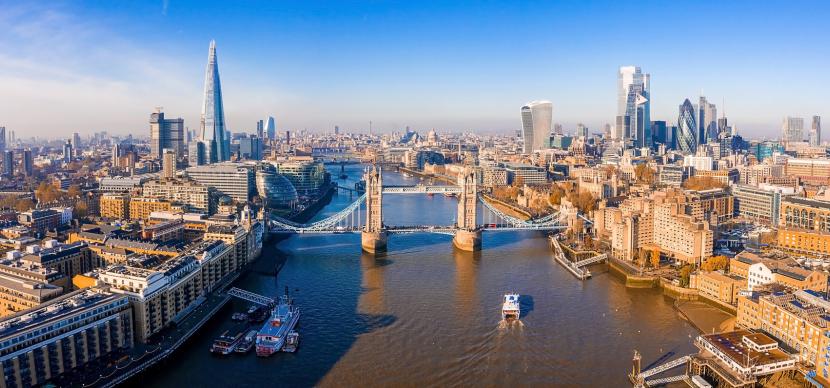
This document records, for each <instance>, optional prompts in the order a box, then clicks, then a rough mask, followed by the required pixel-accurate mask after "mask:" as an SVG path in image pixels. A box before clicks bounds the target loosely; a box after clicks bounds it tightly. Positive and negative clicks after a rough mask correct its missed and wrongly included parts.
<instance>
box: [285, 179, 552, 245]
mask: <svg viewBox="0 0 830 388" xmlns="http://www.w3.org/2000/svg"><path fill="white" fill-rule="evenodd" d="M363 178H364V181H365V182H366V191H365V192H364V193H363V195H361V196H360V197H358V199H357V200H356V201H354V202H352V203H351V204H350V205H349V206H347V207H345V208H344V209H343V210H340V211H339V212H337V213H336V214H334V215H332V216H330V217H328V218H325V219H322V220H319V221H315V222H312V223H306V224H301V223H296V222H292V221H289V220H286V219H283V218H280V217H276V216H272V217H271V220H270V222H269V230H270V232H271V233H274V234H339V233H358V232H359V233H360V235H361V237H360V240H361V246H362V248H363V250H365V251H367V252H370V253H374V252H378V251H383V250H385V249H386V245H387V239H388V236H389V235H390V234H409V233H436V234H446V235H451V236H453V245H455V246H456V247H457V248H458V249H461V250H465V251H476V250H480V249H481V239H482V232H484V231H487V232H491V231H509V230H540V231H553V230H561V229H564V228H566V226H565V223H564V222H563V221H562V219H561V218H562V217H561V216H560V214H559V213H554V214H551V215H548V216H545V217H542V218H539V219H533V220H527V221H526V220H522V219H519V218H516V217H513V216H510V215H508V214H505V213H504V212H502V211H500V210H499V209H497V208H496V207H494V206H493V205H491V204H490V203H489V202H487V201H485V200H481V203H482V204H483V205H484V207H485V208H486V209H487V210H488V212H487V213H485V214H484V216H483V217H482V218H483V220H482V221H483V222H482V224H478V206H477V205H478V202H479V198H480V197H479V194H478V187H477V183H476V182H477V179H476V175H475V171H473V170H472V169H467V170H465V172H464V173H463V174H461V175H460V176H459V177H458V180H457V185H447V186H432V185H414V186H400V185H390V186H384V185H383V175H382V173H381V170H380V169H379V168H377V167H372V168H369V169H367V170H366V172H365V174H364V176H363ZM384 194H455V195H456V196H457V198H458V209H457V214H456V221H455V225H408V226H390V225H386V224H384V222H383V195H384Z"/></svg>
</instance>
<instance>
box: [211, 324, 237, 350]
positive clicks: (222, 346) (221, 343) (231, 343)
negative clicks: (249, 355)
mask: <svg viewBox="0 0 830 388" xmlns="http://www.w3.org/2000/svg"><path fill="white" fill-rule="evenodd" d="M228 333H230V330H227V331H225V332H224V333H222V335H220V336H219V338H217V339H215V340H213V345H211V346H210V352H211V353H213V354H221V355H223V356H225V355H228V354H231V352H233V350H234V348H236V345H237V344H239V342H240V341H242V334H243V332H241V331H240V332H239V333H237V334H235V335H229V334H228Z"/></svg>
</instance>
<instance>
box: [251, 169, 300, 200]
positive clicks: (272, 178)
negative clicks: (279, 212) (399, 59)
mask: <svg viewBox="0 0 830 388" xmlns="http://www.w3.org/2000/svg"><path fill="white" fill-rule="evenodd" d="M256 189H257V191H258V192H259V196H260V197H262V199H263V200H265V204H266V206H268V207H272V208H275V207H290V206H291V204H293V203H294V202H296V201H297V190H296V189H295V188H294V185H293V184H291V181H289V180H288V179H287V178H286V177H284V176H282V175H280V174H279V173H278V172H277V169H276V168H274V166H273V165H271V164H261V165H260V166H259V168H258V169H257V172H256Z"/></svg>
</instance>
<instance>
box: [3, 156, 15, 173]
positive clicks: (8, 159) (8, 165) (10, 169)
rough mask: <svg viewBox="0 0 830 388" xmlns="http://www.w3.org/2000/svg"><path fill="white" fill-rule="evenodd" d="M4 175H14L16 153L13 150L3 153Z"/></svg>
mask: <svg viewBox="0 0 830 388" xmlns="http://www.w3.org/2000/svg"><path fill="white" fill-rule="evenodd" d="M3 175H5V176H13V175H14V151H12V150H5V151H3Z"/></svg>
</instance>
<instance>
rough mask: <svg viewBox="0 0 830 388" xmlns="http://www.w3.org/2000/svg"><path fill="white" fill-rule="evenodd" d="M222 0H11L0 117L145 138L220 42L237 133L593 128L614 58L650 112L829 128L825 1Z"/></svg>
mask: <svg viewBox="0 0 830 388" xmlns="http://www.w3.org/2000/svg"><path fill="white" fill-rule="evenodd" d="M21 3H22V4H21ZM223 3H226V2H220V1H179V0H165V1H105V0H102V1H89V2H87V1H39V2H19V1H13V0H0V9H2V11H0V126H3V125H5V126H6V127H7V129H8V130H15V131H16V133H17V135H18V136H21V135H23V136H30V135H37V136H48V137H54V136H64V137H65V136H68V135H69V134H71V132H80V133H82V134H87V133H91V132H93V131H101V130H108V131H110V132H111V133H115V134H126V133H135V134H147V133H148V132H149V130H148V128H149V124H148V118H149V114H150V113H151V112H152V111H153V109H154V108H155V107H157V106H162V107H164V110H165V112H166V113H167V115H168V116H175V117H178V116H180V117H183V118H184V119H185V125H186V126H188V127H190V128H198V122H199V113H200V109H201V106H200V104H201V98H202V97H201V96H202V88H203V81H204V71H205V64H206V61H207V51H208V44H209V42H210V40H211V39H215V40H216V42H217V48H218V56H219V69H220V73H221V77H222V88H223V93H224V104H225V112H226V116H227V119H226V121H227V125H228V127H229V128H231V130H233V131H243V130H244V131H253V130H254V128H255V121H256V120H257V119H260V118H262V117H263V116H265V115H273V116H274V117H275V118H276V121H277V126H278V128H279V129H281V130H282V129H286V128H290V129H302V128H308V129H310V130H311V129H316V130H330V129H331V128H333V126H334V125H340V127H341V128H343V129H348V130H352V129H365V128H366V127H367V126H368V121H369V120H372V121H373V122H374V127H375V128H376V129H379V130H389V129H396V128H402V127H403V126H406V125H410V126H412V127H413V128H415V129H419V130H420V129H426V128H431V127H436V128H438V129H440V130H470V129H472V130H478V131H488V132H489V131H507V130H514V129H516V128H518V125H519V108H520V107H521V105H522V104H523V103H525V102H527V101H530V100H534V99H547V100H551V101H552V102H553V104H554V121H556V122H560V123H562V124H563V125H565V128H566V130H572V129H573V127H574V126H575V124H576V123H577V122H584V123H586V124H587V125H588V126H589V127H590V128H591V129H592V130H596V129H599V127H600V126H601V125H602V124H604V123H606V122H613V116H614V115H615V106H616V105H615V99H616V72H617V69H618V67H619V66H621V65H637V66H641V67H642V68H643V71H644V72H648V73H650V74H651V77H652V89H651V93H652V119H653V120H659V119H665V120H670V121H676V118H677V110H678V109H677V107H678V105H680V104H681V103H682V102H683V99H684V98H690V99H692V100H693V101H694V100H696V99H697V96H698V95H699V94H700V92H701V91H703V93H704V94H705V95H706V96H707V97H708V99H709V100H710V102H715V103H716V104H717V105H718V110H719V114H720V113H721V112H722V109H723V106H722V102H723V101H724V100H725V102H726V114H727V116H728V118H729V120H730V122H732V123H735V124H737V125H738V127H739V129H740V132H741V133H742V134H743V135H745V136H750V137H763V136H778V132H779V128H780V125H781V121H782V119H783V117H784V116H786V115H793V116H802V117H805V123H806V124H807V125H809V121H810V119H809V117H810V116H812V115H814V114H819V115H823V116H825V117H827V118H826V119H825V121H827V122H828V124H827V125H825V126H826V127H828V128H830V76H829V75H828V74H830V71H828V67H830V61H829V60H830V29H829V28H828V27H830V26H828V24H827V22H828V20H830V18H828V16H830V12H828V11H830V2H826V1H824V2H823V1H705V0H696V1H682V2H681V1H632V2H627V3H624V2H622V1H608V2H589V1H567V2H555V1H504V2H498V1H470V2H467V1H437V2H432V1H421V0H418V1H396V2H383V1H364V2H356V1H355V2H336V1H310V0H305V1H291V2H279V1H261V2H257V1H244V2H232V3H233V5H225V4H223ZM236 3H239V4H236Z"/></svg>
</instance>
